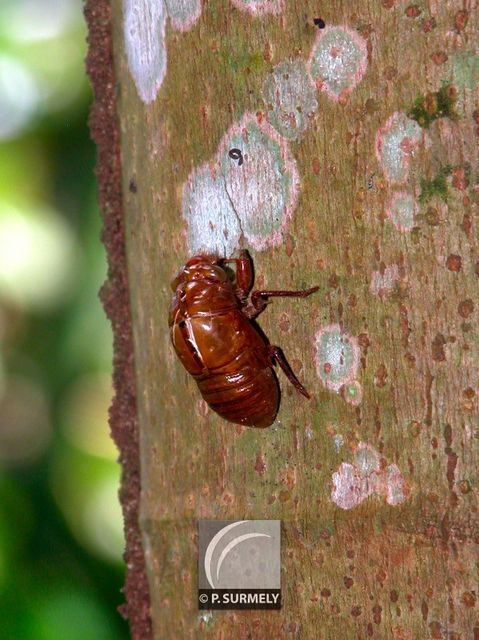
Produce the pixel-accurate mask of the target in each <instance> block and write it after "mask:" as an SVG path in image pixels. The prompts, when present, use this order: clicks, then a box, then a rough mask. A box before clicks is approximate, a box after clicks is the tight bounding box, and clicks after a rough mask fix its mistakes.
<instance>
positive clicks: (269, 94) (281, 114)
mask: <svg viewBox="0 0 479 640" xmlns="http://www.w3.org/2000/svg"><path fill="white" fill-rule="evenodd" d="M263 100H264V102H265V103H266V107H267V109H268V111H267V117H268V120H269V122H270V123H271V124H272V125H273V127H274V128H275V129H276V130H277V131H278V132H279V133H280V134H281V135H282V136H284V137H285V138H289V139H291V140H295V139H297V138H299V137H300V136H301V135H302V134H303V133H304V132H305V131H306V128H307V127H308V125H309V122H310V120H311V117H312V115H313V114H314V112H315V111H316V109H317V108H318V102H317V100H316V87H315V85H314V82H313V80H312V78H311V76H310V75H309V73H308V71H307V69H306V65H305V63H304V61H303V60H300V59H296V60H286V61H284V62H281V63H280V64H278V65H276V67H275V68H274V69H273V71H272V72H271V73H270V74H269V75H268V76H267V77H266V80H265V82H264V84H263Z"/></svg>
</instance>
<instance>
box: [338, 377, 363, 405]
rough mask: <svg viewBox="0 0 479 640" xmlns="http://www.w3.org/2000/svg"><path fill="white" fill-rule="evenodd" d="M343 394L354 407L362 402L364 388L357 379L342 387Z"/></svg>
mask: <svg viewBox="0 0 479 640" xmlns="http://www.w3.org/2000/svg"><path fill="white" fill-rule="evenodd" d="M341 395H342V396H343V398H344V399H345V400H346V402H347V403H348V404H352V405H353V407H357V406H359V405H360V404H361V401H362V399H363V389H362V387H361V385H360V383H359V382H358V381H357V380H353V381H352V382H349V383H348V384H344V385H343V386H342V387H341Z"/></svg>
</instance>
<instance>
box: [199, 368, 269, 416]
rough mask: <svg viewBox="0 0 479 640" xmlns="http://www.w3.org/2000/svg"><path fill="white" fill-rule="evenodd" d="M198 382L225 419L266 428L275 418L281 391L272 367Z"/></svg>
mask: <svg viewBox="0 0 479 640" xmlns="http://www.w3.org/2000/svg"><path fill="white" fill-rule="evenodd" d="M197 383H198V387H199V389H200V391H201V395H202V396H203V398H204V399H205V401H206V402H207V403H208V404H209V405H210V407H211V408H212V409H213V411H216V413H218V414H219V415H220V416H221V417H222V418H224V419H225V420H229V421H230V422H235V423H237V424H243V425H246V426H250V427H253V426H254V427H260V428H263V427H269V426H270V425H271V424H272V423H273V421H274V419H275V417H276V413H277V411H278V405H279V390H278V382H277V380H276V377H275V375H274V373H273V371H272V369H271V368H270V367H262V368H259V367H257V368H255V369H252V368H250V367H248V368H238V369H236V370H234V371H230V372H224V371H223V372H218V373H210V374H209V375H208V376H207V377H205V378H203V379H200V380H197Z"/></svg>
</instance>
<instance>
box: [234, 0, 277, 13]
mask: <svg viewBox="0 0 479 640" xmlns="http://www.w3.org/2000/svg"><path fill="white" fill-rule="evenodd" d="M232 2H233V4H234V6H235V7H236V8H237V9H239V10H240V11H247V12H248V13H250V14H251V15H253V16H260V15H263V14H265V13H275V14H278V13H281V12H282V11H283V9H284V0H232Z"/></svg>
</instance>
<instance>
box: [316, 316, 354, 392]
mask: <svg viewBox="0 0 479 640" xmlns="http://www.w3.org/2000/svg"><path fill="white" fill-rule="evenodd" d="M315 343H316V370H317V373H318V376H319V378H320V380H321V382H322V383H323V384H324V385H325V386H326V387H327V388H328V389H332V390H333V391H339V390H340V389H341V387H342V386H343V385H346V384H349V383H351V382H353V380H354V379H355V378H356V372H357V369H358V365H359V346H358V343H357V340H356V338H354V337H352V336H349V335H348V334H346V333H345V332H344V331H342V329H341V327H340V326H339V324H333V325H329V326H327V327H323V328H322V329H320V330H319V331H318V333H317V334H316V336H315Z"/></svg>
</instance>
